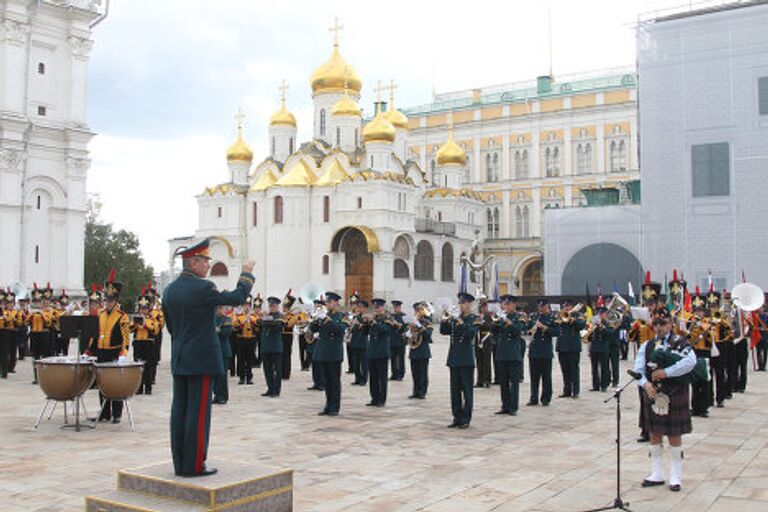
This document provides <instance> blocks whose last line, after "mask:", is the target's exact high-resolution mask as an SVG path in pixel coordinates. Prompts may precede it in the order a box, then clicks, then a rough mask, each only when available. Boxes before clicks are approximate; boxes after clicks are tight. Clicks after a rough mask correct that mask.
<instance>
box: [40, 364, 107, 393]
mask: <svg viewBox="0 0 768 512" xmlns="http://www.w3.org/2000/svg"><path fill="white" fill-rule="evenodd" d="M34 364H35V367H36V368H37V382H38V384H39V385H40V389H42V390H43V393H45V397H46V398H48V399H49V400H56V401H59V402H63V401H68V400H75V399H76V398H77V397H79V396H80V395H82V394H83V393H85V392H86V391H87V390H88V389H89V388H90V387H91V385H92V384H93V380H94V378H95V375H96V374H95V372H94V365H93V361H92V360H90V359H80V360H78V359H77V358H74V357H46V358H44V359H39V360H37V361H34Z"/></svg>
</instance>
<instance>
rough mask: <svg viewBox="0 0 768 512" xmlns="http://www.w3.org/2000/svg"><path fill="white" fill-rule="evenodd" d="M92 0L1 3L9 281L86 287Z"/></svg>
mask: <svg viewBox="0 0 768 512" xmlns="http://www.w3.org/2000/svg"><path fill="white" fill-rule="evenodd" d="M100 4H101V2H98V1H93V0H90V1H88V0H66V1H65V0H57V1H53V0H41V1H37V2H30V1H28V0H0V20H1V21H0V240H2V243H3V249H2V251H0V286H11V285H13V284H14V283H16V282H19V283H23V284H25V285H27V286H31V284H32V283H33V282H38V283H40V284H41V285H44V284H45V283H47V282H50V283H51V285H52V286H53V287H54V288H56V289H60V288H66V289H67V291H68V293H70V294H71V295H76V294H78V292H81V291H82V289H83V272H84V256H83V251H84V225H85V211H86V193H85V179H86V174H87V172H88V168H89V166H90V160H89V158H88V149H87V145H88V141H89V140H90V139H91V138H92V137H93V135H94V134H93V132H91V131H90V129H89V128H88V124H87V122H86V98H87V78H88V59H89V55H90V52H91V47H92V45H93V41H91V39H90V37H91V31H92V29H93V27H94V26H95V25H96V24H97V23H99V22H100V21H101V20H103V19H104V17H105V15H106V14H105V12H104V11H102V10H101V7H100Z"/></svg>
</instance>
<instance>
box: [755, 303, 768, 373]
mask: <svg viewBox="0 0 768 512" xmlns="http://www.w3.org/2000/svg"><path fill="white" fill-rule="evenodd" d="M757 317H758V326H757V328H758V329H760V341H758V342H757V345H756V346H755V349H756V351H757V371H759V372H764V371H765V364H766V359H768V314H766V312H765V307H764V306H763V307H761V308H760V309H759V310H758V311H757Z"/></svg>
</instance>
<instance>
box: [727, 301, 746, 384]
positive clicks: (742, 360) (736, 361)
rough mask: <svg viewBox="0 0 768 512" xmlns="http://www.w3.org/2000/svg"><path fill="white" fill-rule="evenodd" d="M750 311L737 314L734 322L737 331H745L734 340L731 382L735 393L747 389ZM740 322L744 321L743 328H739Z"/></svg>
mask: <svg viewBox="0 0 768 512" xmlns="http://www.w3.org/2000/svg"><path fill="white" fill-rule="evenodd" d="M749 315H750V314H749V313H746V312H745V313H743V314H742V315H738V314H737V315H736V317H735V318H734V323H735V324H736V328H735V329H734V331H735V332H737V333H743V336H740V337H737V338H736V339H735V340H734V342H733V356H732V358H731V369H730V375H729V380H730V383H731V391H733V392H735V393H743V392H744V391H746V389H747V366H748V362H749V333H748V326H749V323H748V322H747V317H748V316H749ZM739 322H742V324H743V326H744V327H743V328H739Z"/></svg>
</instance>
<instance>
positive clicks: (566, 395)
mask: <svg viewBox="0 0 768 512" xmlns="http://www.w3.org/2000/svg"><path fill="white" fill-rule="evenodd" d="M557 398H571V395H570V393H563V394H562V395H557Z"/></svg>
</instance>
